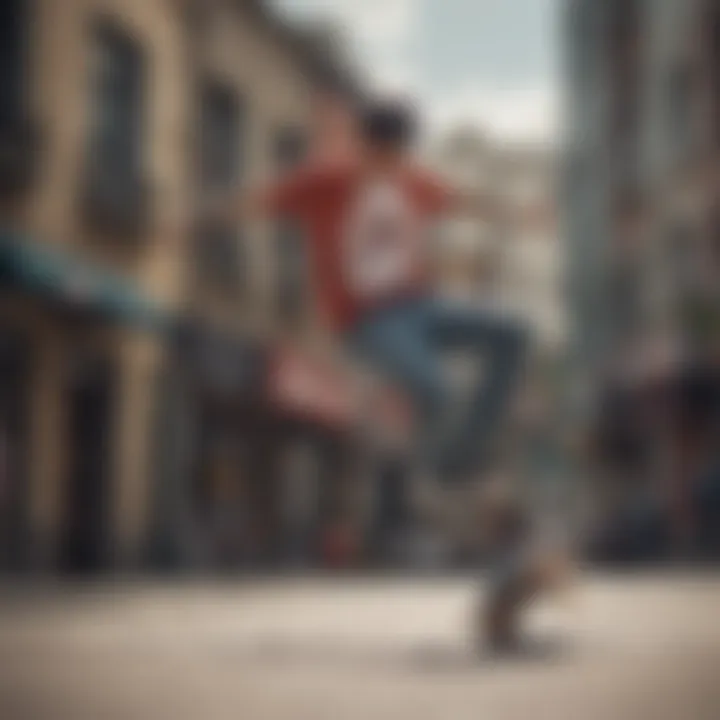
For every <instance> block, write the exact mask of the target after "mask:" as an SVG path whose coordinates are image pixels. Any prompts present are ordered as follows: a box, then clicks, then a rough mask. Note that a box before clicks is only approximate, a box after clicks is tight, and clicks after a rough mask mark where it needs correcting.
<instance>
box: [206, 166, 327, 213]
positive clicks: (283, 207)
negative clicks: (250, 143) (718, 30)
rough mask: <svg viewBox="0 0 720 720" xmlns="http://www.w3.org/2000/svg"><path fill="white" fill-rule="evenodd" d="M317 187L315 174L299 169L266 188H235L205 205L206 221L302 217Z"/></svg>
mask: <svg viewBox="0 0 720 720" xmlns="http://www.w3.org/2000/svg"><path fill="white" fill-rule="evenodd" d="M316 184H317V176H316V173H313V172H311V171H309V170H305V169H300V170H298V171H296V172H294V173H292V174H290V175H288V176H286V177H282V178H280V179H278V180H276V181H274V182H271V183H269V184H267V185H266V186H264V187H250V188H236V189H233V190H230V191H227V192H224V193H222V194H220V195H217V196H215V197H212V198H210V199H208V200H207V202H205V203H203V207H202V213H203V214H204V215H205V217H209V218H213V219H215V220H219V221H226V222H237V221H239V220H252V219H259V218H277V217H283V218H291V217H298V216H299V215H302V214H303V212H304V210H305V209H306V207H307V204H308V201H309V200H310V199H311V197H312V194H313V192H314V190H315V186H316Z"/></svg>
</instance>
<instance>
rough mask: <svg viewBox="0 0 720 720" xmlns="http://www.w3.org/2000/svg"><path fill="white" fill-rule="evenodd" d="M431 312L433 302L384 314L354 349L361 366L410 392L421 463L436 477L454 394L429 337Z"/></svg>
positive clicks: (354, 339)
mask: <svg viewBox="0 0 720 720" xmlns="http://www.w3.org/2000/svg"><path fill="white" fill-rule="evenodd" d="M427 312H428V303H427V302H426V301H417V302H415V303H407V304H405V305H402V306H399V307H396V308H391V309H388V310H387V311H385V312H381V313H378V314H376V315H375V316H373V317H371V318H369V319H368V320H367V321H366V322H364V323H363V324H362V325H361V326H360V327H359V328H357V329H356V331H355V332H354V333H353V335H352V336H351V338H349V345H350V349H351V351H352V352H353V353H354V354H355V355H356V356H358V357H359V358H360V360H361V361H363V362H365V363H366V364H367V365H368V366H369V367H371V368H372V369H373V370H374V371H376V372H377V373H378V374H379V375H381V376H382V377H384V378H385V379H386V380H388V381H389V382H391V383H392V384H393V385H394V386H395V387H397V388H399V389H400V390H402V391H403V392H405V393H407V395H408V397H409V399H410V401H411V402H412V404H413V406H414V411H415V424H416V430H417V432H416V437H417V445H418V448H419V451H418V456H419V457H418V460H419V461H420V464H421V466H423V467H424V469H425V470H427V471H428V472H430V473H432V474H435V473H436V472H437V471H438V456H439V454H440V446H441V444H442V443H441V440H440V438H441V436H442V430H443V420H444V417H445V411H446V409H447V404H448V400H449V397H450V394H449V392H448V389H447V387H446V383H445V376H444V373H443V368H442V366H441V364H440V362H439V358H438V356H437V352H436V347H435V346H434V345H433V344H432V343H431V342H430V338H429V335H428V332H427Z"/></svg>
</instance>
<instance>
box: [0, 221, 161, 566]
mask: <svg viewBox="0 0 720 720" xmlns="http://www.w3.org/2000/svg"><path fill="white" fill-rule="evenodd" d="M0 290H1V291H2V292H1V294H0V365H2V368H1V370H2V380H0V386H1V387H0V476H1V477H2V487H3V489H2V501H1V502H0V508H1V509H0V516H2V520H0V524H1V525H2V527H3V530H2V533H0V534H1V535H2V538H1V539H0V556H2V560H0V565H1V566H2V568H3V569H31V568H33V569H44V570H61V571H67V572H83V573H87V572H96V571H100V570H103V569H105V568H107V567H109V566H111V565H116V564H121V563H123V564H124V563H132V562H133V560H134V558H135V553H136V551H137V550H138V547H139V543H140V535H141V531H140V528H141V525H142V518H143V514H144V510H145V508H144V501H143V498H144V495H145V493H144V489H145V487H146V483H147V474H146V470H147V468H146V466H145V462H144V461H145V450H146V448H145V446H144V439H145V437H146V434H147V433H146V431H147V428H146V424H145V423H146V421H147V419H148V413H147V409H148V403H147V399H148V398H150V397H151V395H152V391H153V387H152V384H151V373H150V372H149V369H150V368H151V367H152V365H153V363H154V362H155V359H156V358H157V357H158V356H159V355H160V353H161V352H162V348H163V345H164V335H163V329H164V327H165V322H166V315H165V314H164V313H163V312H162V311H161V310H160V309H159V308H157V307H156V306H155V305H154V304H153V303H152V302H150V301H148V300H147V299H146V298H144V297H143V296H142V295H141V294H139V293H138V292H137V291H136V288H135V287H134V286H133V285H132V284H131V283H128V282H127V281H124V280H122V279H120V278H119V277H118V276H117V275H115V274H113V273H111V272H110V271H108V270H105V269H102V268H99V267H96V266H94V265H90V264H89V263H87V262H85V261H84V260H82V259H80V258H78V257H76V256H75V255H74V254H72V253H70V252H65V251H61V250H58V249H54V248H51V247H49V246H48V245H47V244H44V243H39V242H34V241H32V240H31V239H26V238H24V237H17V236H15V235H13V234H10V233H0ZM6 520H7V522H6Z"/></svg>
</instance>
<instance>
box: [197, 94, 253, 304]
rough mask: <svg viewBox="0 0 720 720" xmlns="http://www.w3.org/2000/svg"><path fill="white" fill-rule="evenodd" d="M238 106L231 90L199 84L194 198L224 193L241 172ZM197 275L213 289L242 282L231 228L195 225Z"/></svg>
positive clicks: (237, 236) (237, 239)
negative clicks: (197, 187)
mask: <svg viewBox="0 0 720 720" xmlns="http://www.w3.org/2000/svg"><path fill="white" fill-rule="evenodd" d="M241 116H242V113H241V103H240V100H239V98H238V96H237V94H236V93H235V92H234V90H233V89H232V88H231V87H227V86H225V85H223V84H221V83H219V82H215V81H213V80H205V81H203V82H202V83H201V85H200V88H199V118H198V123H199V127H198V132H197V135H196V137H197V142H198V145H197V148H196V149H197V153H198V166H197V168H198V175H197V181H198V186H199V191H200V193H213V192H217V191H224V190H229V189H231V188H232V187H233V186H235V185H237V183H238V182H239V178H240V173H241V157H240V153H241V144H240V143H241V137H242V133H241V130H242V122H241ZM195 242H196V249H197V262H198V266H197V270H198V272H199V274H200V275H201V278H202V280H203V281H204V282H206V283H209V284H211V285H213V286H214V287H215V288H217V289H224V290H228V291H234V290H237V289H238V288H239V287H240V285H241V281H242V276H241V266H242V263H243V257H242V253H241V247H242V234H241V232H240V231H238V229H237V228H236V227H235V226H233V225H232V224H231V223H226V224H221V223H220V224H219V223H214V222H211V223H207V222H204V221H202V220H201V223H200V225H199V227H198V229H197V231H196V236H195Z"/></svg>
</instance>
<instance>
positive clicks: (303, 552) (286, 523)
mask: <svg viewBox="0 0 720 720" xmlns="http://www.w3.org/2000/svg"><path fill="white" fill-rule="evenodd" d="M267 391H268V401H269V415H270V418H271V427H272V437H273V446H274V447H275V449H276V455H275V460H276V462H275V467H274V474H275V484H274V494H275V511H274V513H273V517H272V520H271V522H272V527H273V531H272V533H271V534H272V537H274V545H275V558H276V559H277V560H278V561H279V562H280V563H281V564H283V565H295V566H298V565H300V566H306V565H310V564H316V563H318V562H322V560H323V548H324V541H325V540H326V539H327V537H328V533H330V532H332V531H333V530H334V529H336V528H338V526H340V525H343V526H344V527H345V528H346V529H348V531H351V532H355V531H358V530H359V526H358V525H359V524H358V523H357V522H356V519H357V518H356V515H357V511H358V510H359V507H358V505H359V503H360V502H361V491H362V488H361V487H360V482H361V478H360V477H359V473H358V469H359V467H360V462H359V455H360V453H361V447H360V442H359V441H360V439H361V438H360V436H359V428H360V426H359V420H360V415H359V397H358V392H357V386H356V385H355V381H354V378H353V377H352V375H351V373H349V372H346V371H344V370H343V369H341V368H338V367H337V366H334V365H332V364H330V363H327V362H322V361H318V360H317V359H315V358H314V357H310V356H309V355H307V354H304V353H303V352H301V351H299V350H294V349H288V348H282V349H279V350H277V351H276V352H275V353H274V354H273V356H272V358H271V362H270V367H269V373H268V384H267ZM326 559H327V558H326Z"/></svg>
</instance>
